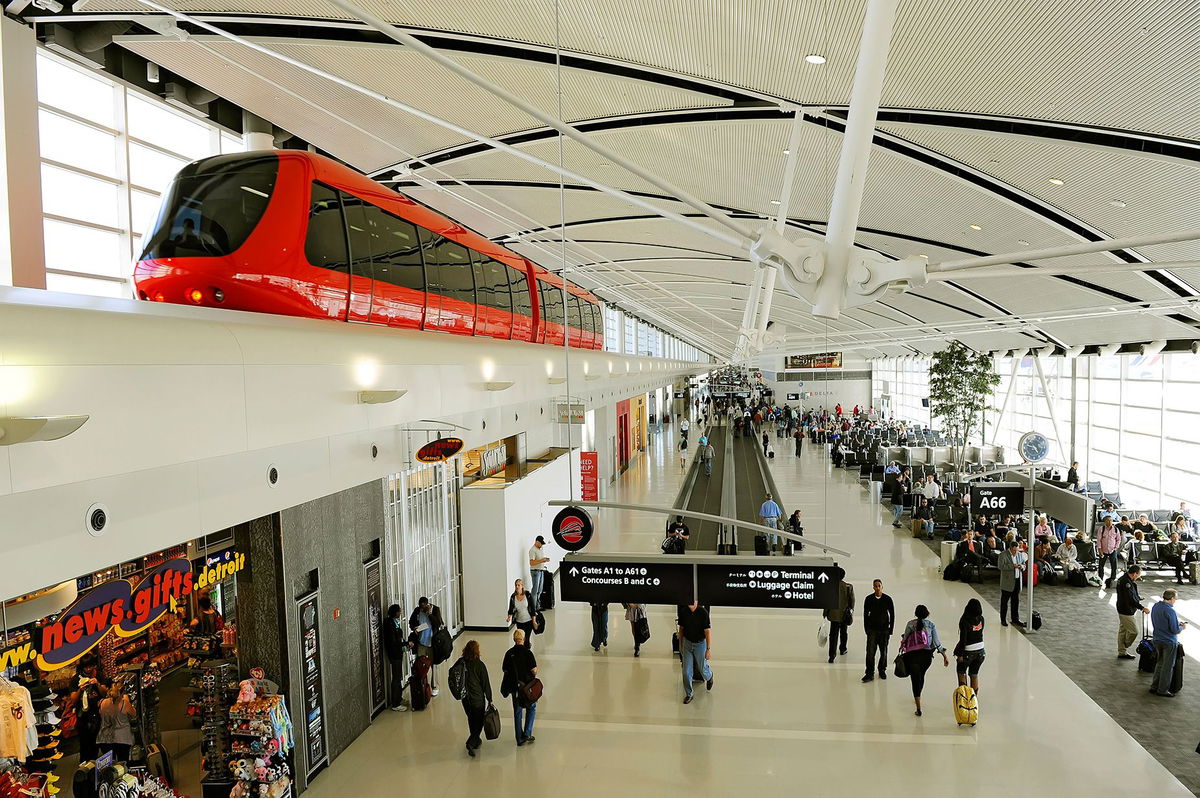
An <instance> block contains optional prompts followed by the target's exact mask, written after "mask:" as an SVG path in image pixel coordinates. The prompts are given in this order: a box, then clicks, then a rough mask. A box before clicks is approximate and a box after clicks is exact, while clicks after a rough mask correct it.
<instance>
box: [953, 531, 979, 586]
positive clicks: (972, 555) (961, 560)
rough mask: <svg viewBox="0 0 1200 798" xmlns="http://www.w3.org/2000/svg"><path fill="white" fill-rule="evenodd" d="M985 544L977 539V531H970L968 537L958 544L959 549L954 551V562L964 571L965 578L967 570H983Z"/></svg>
mask: <svg viewBox="0 0 1200 798" xmlns="http://www.w3.org/2000/svg"><path fill="white" fill-rule="evenodd" d="M983 548H984V546H983V542H982V541H980V540H978V539H976V537H975V530H973V529H968V530H967V536H966V537H965V538H963V540H962V542H961V543H959V544H958V548H956V549H955V550H954V560H955V562H957V563H958V566H959V568H961V569H962V571H963V575H964V577H965V576H966V569H967V568H982V567H983V559H984V555H983Z"/></svg>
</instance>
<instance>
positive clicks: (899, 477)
mask: <svg viewBox="0 0 1200 798" xmlns="http://www.w3.org/2000/svg"><path fill="white" fill-rule="evenodd" d="M906 492H907V486H906V484H905V481H904V474H903V473H902V472H901V473H898V474H896V478H895V479H893V480H892V491H891V500H892V526H893V527H895V528H896V529H899V528H900V517H901V516H903V515H904V494H905V493H906Z"/></svg>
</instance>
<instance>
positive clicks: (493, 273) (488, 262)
mask: <svg viewBox="0 0 1200 798" xmlns="http://www.w3.org/2000/svg"><path fill="white" fill-rule="evenodd" d="M480 259H481V261H482V263H481V265H482V266H483V272H484V275H485V276H486V278H487V286H488V299H487V302H485V303H483V304H486V305H487V306H488V307H490V308H496V309H497V310H503V311H505V312H507V313H511V312H512V295H511V293H510V291H509V288H508V271H507V269H506V268H505V266H504V264H503V263H501V262H500V261H497V260H492V259H491V258H488V257H484V256H481V258H480Z"/></svg>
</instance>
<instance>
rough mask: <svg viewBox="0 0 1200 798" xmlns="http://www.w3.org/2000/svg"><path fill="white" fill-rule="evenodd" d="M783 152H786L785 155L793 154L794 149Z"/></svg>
mask: <svg viewBox="0 0 1200 798" xmlns="http://www.w3.org/2000/svg"><path fill="white" fill-rule="evenodd" d="M783 154H784V155H791V154H792V151H791V150H784V151H783Z"/></svg>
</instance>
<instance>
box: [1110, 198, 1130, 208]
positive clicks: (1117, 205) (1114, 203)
mask: <svg viewBox="0 0 1200 798" xmlns="http://www.w3.org/2000/svg"><path fill="white" fill-rule="evenodd" d="M1108 204H1109V205H1111V206H1113V207H1114V208H1124V207H1125V204H1126V203H1125V200H1113V201H1112V202H1110V203H1108Z"/></svg>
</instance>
